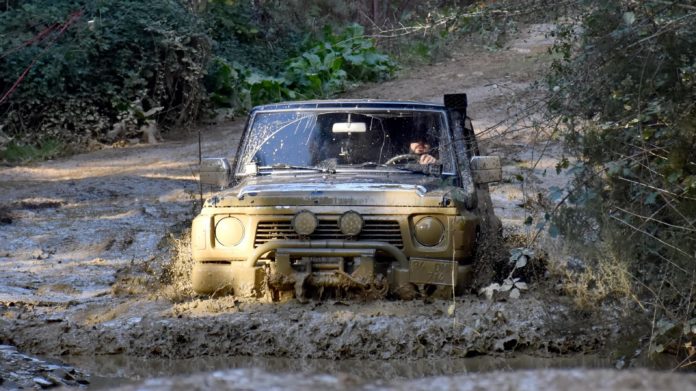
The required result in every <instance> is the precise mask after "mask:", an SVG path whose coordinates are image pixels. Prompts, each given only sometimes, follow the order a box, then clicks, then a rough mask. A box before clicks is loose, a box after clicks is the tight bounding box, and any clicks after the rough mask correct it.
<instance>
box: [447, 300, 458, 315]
mask: <svg viewBox="0 0 696 391" xmlns="http://www.w3.org/2000/svg"><path fill="white" fill-rule="evenodd" d="M455 309H456V306H455V305H454V303H452V304H450V305H449V307H447V315H448V316H454V311H455Z"/></svg>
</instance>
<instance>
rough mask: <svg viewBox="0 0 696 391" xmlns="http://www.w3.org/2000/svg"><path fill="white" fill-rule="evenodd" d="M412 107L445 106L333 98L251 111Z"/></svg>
mask: <svg viewBox="0 0 696 391" xmlns="http://www.w3.org/2000/svg"><path fill="white" fill-rule="evenodd" d="M331 108H356V109H410V110H444V109H445V106H443V105H442V104H439V103H435V102H416V101H398V100H382V99H331V100H307V101H295V102H279V103H271V104H267V105H261V106H256V107H254V108H253V109H252V110H251V111H252V112H254V111H273V110H293V109H331Z"/></svg>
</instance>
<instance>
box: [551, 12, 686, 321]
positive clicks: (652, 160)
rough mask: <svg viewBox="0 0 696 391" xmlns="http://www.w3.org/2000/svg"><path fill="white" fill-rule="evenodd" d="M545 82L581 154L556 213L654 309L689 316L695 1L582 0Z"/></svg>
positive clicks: (566, 228) (571, 145) (564, 225)
mask: <svg viewBox="0 0 696 391" xmlns="http://www.w3.org/2000/svg"><path fill="white" fill-rule="evenodd" d="M583 4H584V5H585V8H581V9H580V11H581V12H580V13H579V14H578V15H577V16H578V21H579V23H580V24H581V27H582V28H581V29H578V28H577V26H575V25H572V24H571V25H567V26H563V27H562V28H560V29H559V32H558V33H559V38H560V40H559V41H558V43H557V44H556V46H555V47H554V51H555V53H556V54H557V57H556V58H557V60H556V61H555V63H554V64H553V66H552V73H551V75H550V77H549V84H550V85H549V86H550V88H551V89H552V90H553V91H555V93H554V100H553V103H552V105H551V108H552V109H553V110H554V112H555V113H556V114H560V115H561V116H562V117H564V120H565V122H566V125H567V126H566V127H565V139H566V144H567V146H568V147H569V148H570V149H572V150H573V151H575V152H576V154H577V156H578V159H579V163H578V164H577V165H575V166H574V167H573V168H572V169H573V170H574V172H575V173H576V179H575V182H574V183H573V185H572V186H571V188H569V189H567V191H568V192H569V194H570V196H569V197H568V198H567V200H566V206H565V209H564V210H562V213H561V214H560V218H559V219H557V223H558V224H559V225H560V227H561V228H562V230H561V232H564V233H566V235H567V237H568V238H574V239H575V240H579V241H582V242H584V244H586V245H590V246H597V245H598V243H601V244H602V246H605V247H603V248H606V252H607V253H608V254H606V255H605V258H607V259H614V258H617V259H619V260H620V262H621V263H625V264H626V265H627V272H628V275H630V276H631V278H632V279H633V281H634V282H636V283H637V284H636V285H637V286H641V287H643V288H644V289H643V290H642V291H641V292H640V293H642V296H641V297H643V298H645V299H648V300H649V301H650V302H651V303H653V304H655V306H656V308H657V309H658V313H659V314H661V316H665V317H670V318H672V319H675V318H680V319H682V320H684V321H685V320H688V319H691V318H694V317H695V316H696V312H695V311H694V304H693V303H694V299H695V298H696V296H695V294H694V292H695V289H694V288H695V286H694V281H695V280H694V275H696V220H694V216H696V160H694V157H695V156H696V155H695V154H694V153H693V151H694V150H696V105H694V101H695V100H696V79H695V78H694V74H695V71H696V23H694V19H696V17H695V15H696V14H694V12H693V6H690V5H684V4H678V3H668V2H633V1H616V0H615V1H611V2H602V1H593V0H591V1H584V2H583Z"/></svg>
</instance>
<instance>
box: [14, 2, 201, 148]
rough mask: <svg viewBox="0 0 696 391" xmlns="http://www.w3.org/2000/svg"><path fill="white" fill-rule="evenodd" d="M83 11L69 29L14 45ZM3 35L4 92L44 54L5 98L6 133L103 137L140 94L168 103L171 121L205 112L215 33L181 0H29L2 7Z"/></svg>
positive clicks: (166, 115)
mask: <svg viewBox="0 0 696 391" xmlns="http://www.w3.org/2000/svg"><path fill="white" fill-rule="evenodd" d="M78 10H80V11H81V12H82V14H81V16H80V17H79V19H77V20H76V21H75V22H74V23H73V24H71V25H70V26H68V27H67V28H66V29H65V31H64V32H63V33H62V34H59V30H60V28H62V26H59V28H58V29H55V30H53V31H52V32H51V33H49V34H48V36H47V39H45V40H43V41H40V42H36V43H33V44H30V45H28V46H25V47H22V48H20V49H18V50H14V49H15V48H18V47H20V46H21V45H22V44H23V43H24V42H27V41H31V40H32V39H35V38H36V37H37V36H38V35H39V34H40V33H41V32H42V31H45V30H46V29H47V28H49V27H50V26H52V25H53V24H56V23H58V24H62V23H65V21H66V20H68V17H69V15H71V14H72V13H73V12H76V11H78ZM0 37H4V39H0V53H4V54H5V55H4V57H3V58H2V59H0V91H2V92H3V93H4V92H5V91H8V90H9V89H10V86H11V85H12V84H13V83H14V82H15V80H17V78H18V76H19V75H20V74H22V72H23V71H24V70H25V69H26V68H27V67H30V66H31V64H32V62H33V61H35V63H34V64H33V66H31V68H30V71H29V72H28V74H27V75H26V78H24V80H22V82H21V84H20V85H19V88H17V90H16V91H15V92H14V94H13V95H12V96H11V98H10V100H8V101H7V102H6V103H4V104H3V105H2V106H0V112H2V113H3V115H2V118H1V119H0V125H3V126H4V129H3V131H4V132H6V133H7V134H8V135H10V136H13V137H16V138H17V139H19V140H24V141H29V142H33V143H37V142H38V141H39V140H42V139H46V138H53V139H57V140H63V141H65V142H73V141H84V140H87V139H94V138H96V139H104V138H105V135H106V134H107V131H108V130H109V129H111V126H112V124H113V123H115V122H116V121H117V119H118V117H119V114H120V113H122V112H125V111H127V110H128V109H129V107H130V106H132V104H133V102H135V101H138V102H140V104H141V105H142V107H143V108H144V109H145V110H149V109H150V108H153V107H163V110H162V111H161V113H160V114H159V115H158V118H157V120H158V122H160V123H161V124H164V125H181V124H185V123H189V122H191V121H192V120H193V119H195V118H196V117H197V115H198V113H199V110H200V103H201V100H202V98H203V97H204V96H203V94H204V91H203V89H202V88H201V83H200V78H201V76H202V74H203V72H204V69H205V68H204V67H205V64H206V63H207V58H208V56H209V51H210V41H209V39H208V38H207V37H206V36H205V35H204V34H203V29H202V28H201V26H200V25H199V23H198V20H197V19H196V18H195V17H193V15H191V14H190V13H189V12H188V11H187V10H186V9H185V8H184V7H182V6H181V4H180V3H179V2H178V1H173V0H156V1H150V2H141V1H118V2H112V1H105V0H101V1H86V0H82V1H77V0H75V1H68V0H58V1H55V0H50V1H49V0H34V1H25V2H21V3H18V4H16V5H14V6H8V9H6V10H5V11H4V12H2V13H0Z"/></svg>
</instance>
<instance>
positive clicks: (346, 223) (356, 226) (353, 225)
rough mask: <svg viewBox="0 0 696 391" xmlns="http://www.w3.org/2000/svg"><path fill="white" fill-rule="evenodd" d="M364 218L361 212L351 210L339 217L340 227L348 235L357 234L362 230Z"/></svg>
mask: <svg viewBox="0 0 696 391" xmlns="http://www.w3.org/2000/svg"><path fill="white" fill-rule="evenodd" d="M363 223H364V220H363V218H362V216H360V213H358V212H356V211H353V210H349V211H348V212H346V213H344V214H343V215H341V217H339V219H338V228H340V229H341V232H343V234H344V235H346V236H357V235H358V234H359V233H360V231H362V228H363Z"/></svg>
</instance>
